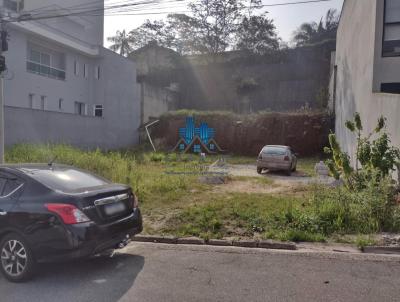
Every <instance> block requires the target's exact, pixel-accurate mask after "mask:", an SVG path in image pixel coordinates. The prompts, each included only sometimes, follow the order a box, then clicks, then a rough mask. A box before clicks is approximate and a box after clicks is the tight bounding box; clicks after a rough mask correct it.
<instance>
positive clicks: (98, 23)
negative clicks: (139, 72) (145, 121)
mask: <svg viewBox="0 0 400 302" xmlns="http://www.w3.org/2000/svg"><path fill="white" fill-rule="evenodd" d="M103 7H104V1H101V0H100V1H93V0H68V1H65V0H25V1H24V0H0V9H1V12H2V14H3V16H6V17H5V19H8V17H7V16H10V17H16V16H21V15H22V16H23V17H25V18H33V19H36V18H37V19H38V20H35V21H26V22H12V23H6V29H7V31H8V33H9V50H8V52H6V53H5V57H6V64H7V71H6V72H5V73H4V77H5V105H6V109H5V110H6V111H5V118H6V125H5V127H6V137H5V139H6V144H8V145H10V144H14V143H18V142H63V143H69V144H73V145H76V146H80V147H102V148H120V147H127V146H129V145H134V144H135V143H137V140H138V134H137V128H138V127H139V123H140V104H139V100H138V97H137V93H136V86H135V82H136V68H135V64H134V63H133V62H132V61H130V60H127V59H126V58H124V57H122V56H119V55H117V54H115V53H113V52H111V51H110V50H108V49H105V48H104V47H103V31H104V30H103V29H104V16H103V14H102V9H103ZM88 9H93V10H95V9H97V10H98V12H99V14H98V15H97V16H86V15H74V13H76V12H79V11H83V10H88ZM68 14H69V16H64V17H56V18H43V19H40V17H43V16H46V17H48V16H57V15H68ZM71 14H72V15H71ZM38 17H39V18H38Z"/></svg>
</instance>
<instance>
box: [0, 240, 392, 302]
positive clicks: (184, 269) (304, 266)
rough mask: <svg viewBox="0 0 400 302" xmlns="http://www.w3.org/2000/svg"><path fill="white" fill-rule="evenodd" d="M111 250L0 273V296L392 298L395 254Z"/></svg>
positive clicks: (109, 301)
mask: <svg viewBox="0 0 400 302" xmlns="http://www.w3.org/2000/svg"><path fill="white" fill-rule="evenodd" d="M122 252H123V253H122V254H119V255H117V256H116V257H115V258H112V259H108V258H98V259H93V260H91V261H86V262H78V263H69V264H58V265H47V266H43V268H42V270H41V272H40V274H39V275H38V276H37V277H36V279H34V280H33V281H32V282H30V283H26V284H11V283H8V282H6V281H5V280H4V279H2V278H1V277H0V295H1V296H0V301H2V302H3V301H4V302H6V301H7V302H8V301H29V302H36V301H40V302H47V301H56V302H64V301H68V302H72V301H74V302H75V301H76V302H80V301H96V302H101V301H104V302H115V301H140V302H146V301H149V302H162V301H171V302H177V301H185V302H190V301H230V302H231V301H238V302H243V301H262V302H266V301H300V302H302V301H307V302H310V301H324V302H325V301H346V302H350V301H352V302H353V301H399V297H400V263H399V260H400V258H399V257H396V256H390V257H389V256H385V257H383V256H380V257H375V256H366V255H350V254H339V253H338V254H333V255H332V254H318V253H302V252H285V251H282V252H277V251H266V250H254V249H253V250H252V249H241V248H222V247H206V246H177V245H155V244H146V243H135V244H133V245H130V246H129V247H128V248H126V249H124V250H123V251H122Z"/></svg>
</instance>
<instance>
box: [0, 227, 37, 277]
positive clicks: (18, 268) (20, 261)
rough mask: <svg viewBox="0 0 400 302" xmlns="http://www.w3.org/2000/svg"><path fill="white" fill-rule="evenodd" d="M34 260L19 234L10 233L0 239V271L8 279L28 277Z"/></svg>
mask: <svg viewBox="0 0 400 302" xmlns="http://www.w3.org/2000/svg"><path fill="white" fill-rule="evenodd" d="M34 262H35V261H34V259H33V256H32V253H31V251H30V249H29V247H28V246H27V244H26V243H25V240H24V239H23V238H21V237H20V236H19V235H17V234H10V235H8V236H6V237H5V238H4V239H3V240H2V241H1V245H0V264H1V271H2V273H3V275H4V276H5V277H6V278H7V279H8V280H10V281H13V282H21V281H25V280H27V279H29V278H30V277H31V275H32V273H33V270H34V264H35V263H34Z"/></svg>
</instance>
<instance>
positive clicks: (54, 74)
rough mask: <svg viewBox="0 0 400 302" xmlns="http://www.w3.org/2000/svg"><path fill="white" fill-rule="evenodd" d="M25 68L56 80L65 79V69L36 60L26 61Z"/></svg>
mask: <svg viewBox="0 0 400 302" xmlns="http://www.w3.org/2000/svg"><path fill="white" fill-rule="evenodd" d="M26 69H27V70H28V71H29V72H32V73H35V74H39V75H42V76H45V77H49V78H52V79H57V80H65V70H61V69H57V68H54V67H50V66H47V65H43V64H39V63H37V62H32V61H27V62H26Z"/></svg>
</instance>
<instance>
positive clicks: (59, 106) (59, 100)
mask: <svg viewBox="0 0 400 302" xmlns="http://www.w3.org/2000/svg"><path fill="white" fill-rule="evenodd" d="M63 103H64V100H63V99H58V109H59V110H62V109H63Z"/></svg>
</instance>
